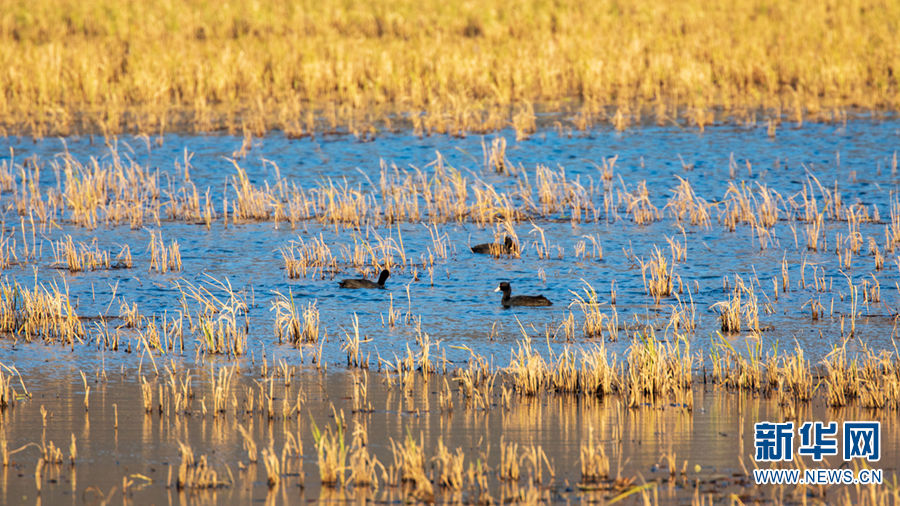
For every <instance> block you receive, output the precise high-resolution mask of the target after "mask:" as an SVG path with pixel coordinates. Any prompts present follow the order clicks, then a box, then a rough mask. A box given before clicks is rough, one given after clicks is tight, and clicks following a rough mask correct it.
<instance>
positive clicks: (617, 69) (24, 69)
mask: <svg viewBox="0 0 900 506" xmlns="http://www.w3.org/2000/svg"><path fill="white" fill-rule="evenodd" d="M898 21H900V3H897V2H890V1H877V0H862V1H859V2H846V1H837V0H833V1H824V2H823V1H819V0H801V1H797V2H780V1H763V0H738V1H735V2H728V3H719V2H705V1H701V0H679V1H673V2H668V1H659V0H637V1H634V2H616V1H597V2H574V1H573V2H570V1H565V0H562V1H556V2H520V1H515V0H514V1H503V2H501V1H497V0H487V1H486V2H449V3H447V2H440V1H435V0H425V1H423V2H420V1H415V2H409V1H404V2H385V1H382V0H376V1H373V2H356V3H354V2H310V1H306V2H276V1H272V0H261V1H250V0H235V1H231V2H227V3H225V4H220V3H219V2H199V1H187V2H171V1H162V2H140V1H114V0H87V1H69V0H3V1H2V2H0V69H2V70H0V90H2V93H0V118H2V120H0V123H2V127H3V129H4V130H5V131H6V132H7V133H20V132H22V133H35V134H38V135H51V134H66V133H74V132H79V131H85V130H89V131H97V132H103V133H116V132H121V131H138V132H153V133H158V132H160V131H172V130H198V131H207V130H215V129H220V128H227V129H229V130H232V131H242V130H247V131H250V132H253V133H262V132H265V131H268V130H270V129H281V130H284V131H285V132H286V133H287V134H288V135H292V136H299V135H305V134H309V133H311V132H316V131H328V130H342V131H350V132H354V133H357V134H362V135H372V134H376V133H377V132H378V131H381V130H382V129H385V128H396V127H398V126H399V125H403V126H406V127H411V128H414V129H415V130H416V131H417V132H420V133H429V132H449V133H461V132H480V131H491V130H496V129H498V128H503V127H507V126H511V125H512V126H514V127H515V128H516V130H517V131H519V132H521V133H523V134H527V133H528V132H529V131H531V130H533V129H534V128H535V109H537V111H538V112H539V111H541V110H544V109H549V110H554V111H563V112H567V113H568V114H567V116H566V121H567V124H566V125H562V126H563V127H565V128H580V129H584V128H589V127H590V126H591V125H593V124H596V123H597V122H612V123H613V124H615V125H616V126H617V127H619V128H624V127H627V126H628V125H629V124H632V123H634V122H635V121H640V120H646V119H648V118H649V119H651V120H653V121H658V122H663V123H668V122H670V121H673V120H676V121H686V122H687V123H689V124H694V125H698V126H700V127H701V128H702V126H703V125H704V124H708V123H710V122H712V121H720V120H724V119H731V120H735V121H741V120H743V119H762V118H765V119H769V118H771V119H773V121H780V120H783V119H785V120H790V121H795V122H802V121H803V120H804V119H808V118H812V119H830V118H833V117H835V115H838V116H840V115H843V114H845V113H846V112H847V111H852V110H855V109H863V110H875V111H893V110H896V109H898V108H900V76H898V73H897V71H898V70H900V52H898V51H897V50H896V48H898V47H900V37H898Z"/></svg>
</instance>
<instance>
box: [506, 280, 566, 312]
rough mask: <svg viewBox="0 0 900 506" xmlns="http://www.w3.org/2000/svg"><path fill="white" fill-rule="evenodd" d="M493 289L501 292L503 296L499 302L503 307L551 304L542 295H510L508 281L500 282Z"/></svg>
mask: <svg viewBox="0 0 900 506" xmlns="http://www.w3.org/2000/svg"><path fill="white" fill-rule="evenodd" d="M494 291H495V292H503V298H502V299H501V300H500V303H501V304H503V307H510V306H552V305H553V303H552V302H550V300H549V299H547V297H544V296H543V295H516V296H515V297H510V296H509V294H510V292H512V287H510V286H509V282H508V281H504V282H502V283H500V286H498V287H497V289H496V290H494Z"/></svg>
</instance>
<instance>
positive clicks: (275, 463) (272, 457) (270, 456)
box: [262, 443, 281, 489]
mask: <svg viewBox="0 0 900 506" xmlns="http://www.w3.org/2000/svg"><path fill="white" fill-rule="evenodd" d="M262 454H263V464H265V466H266V483H267V484H268V485H269V488H270V489H272V488H276V487H278V484H279V483H280V482H281V462H279V460H278V455H277V454H276V453H275V450H274V449H273V448H272V444H271V443H270V444H269V446H268V447H267V448H263V452H262Z"/></svg>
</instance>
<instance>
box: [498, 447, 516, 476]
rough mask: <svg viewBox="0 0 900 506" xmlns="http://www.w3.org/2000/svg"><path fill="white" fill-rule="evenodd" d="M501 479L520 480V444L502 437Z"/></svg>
mask: <svg viewBox="0 0 900 506" xmlns="http://www.w3.org/2000/svg"><path fill="white" fill-rule="evenodd" d="M499 476H500V480H507V481H519V444H518V443H507V442H505V441H504V440H503V438H502V437H501V438H500V469H499Z"/></svg>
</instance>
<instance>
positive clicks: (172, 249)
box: [147, 231, 181, 272]
mask: <svg viewBox="0 0 900 506" xmlns="http://www.w3.org/2000/svg"><path fill="white" fill-rule="evenodd" d="M147 251H149V252H150V268H149V271H154V270H155V271H156V272H169V271H180V270H181V250H180V248H179V246H178V241H175V240H173V241H172V242H171V243H170V244H169V245H168V246H166V245H165V243H164V242H163V239H162V232H155V231H151V232H150V245H149V246H147Z"/></svg>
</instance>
